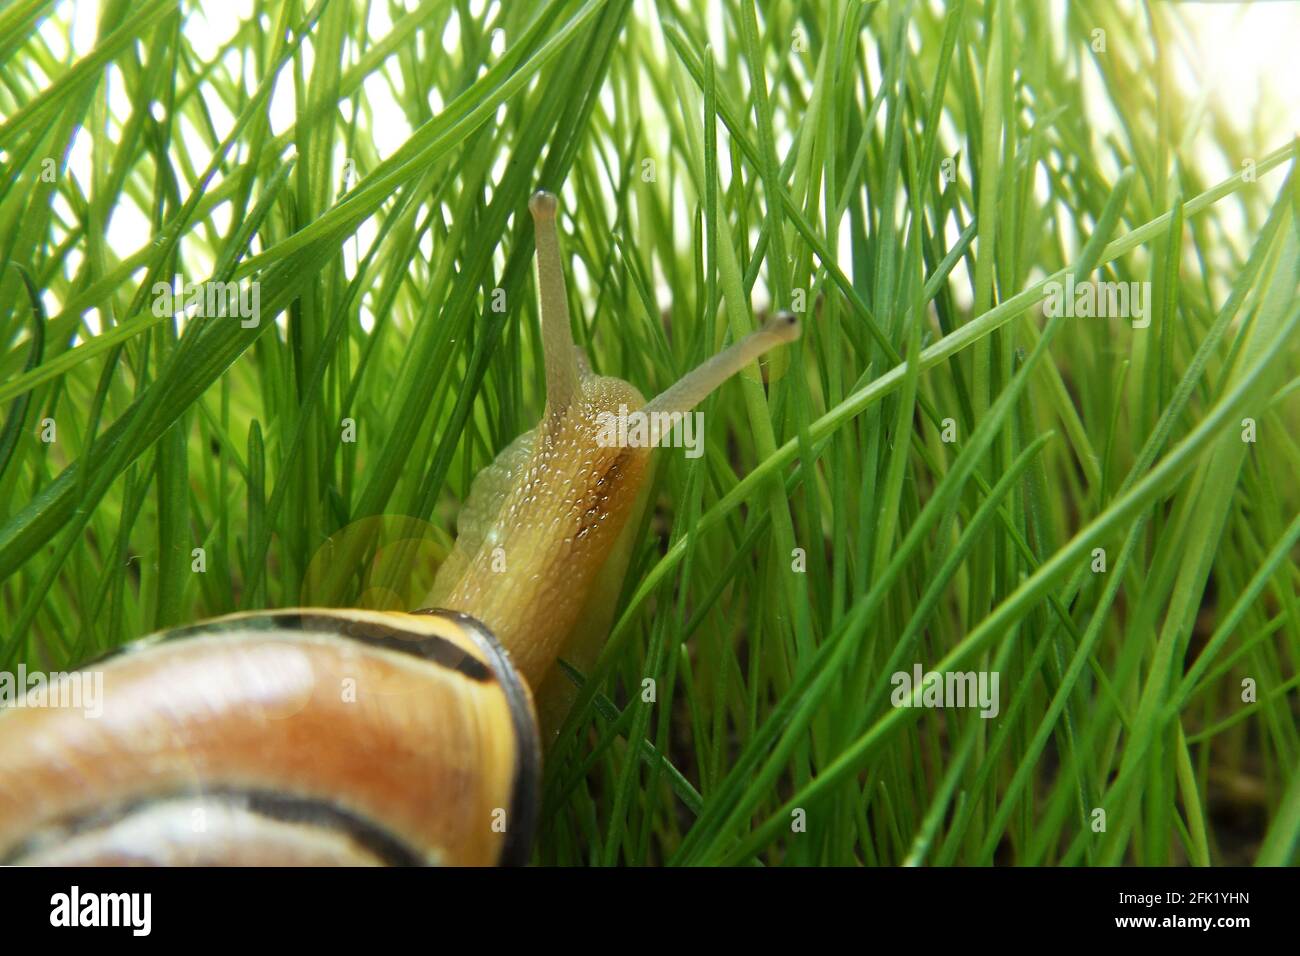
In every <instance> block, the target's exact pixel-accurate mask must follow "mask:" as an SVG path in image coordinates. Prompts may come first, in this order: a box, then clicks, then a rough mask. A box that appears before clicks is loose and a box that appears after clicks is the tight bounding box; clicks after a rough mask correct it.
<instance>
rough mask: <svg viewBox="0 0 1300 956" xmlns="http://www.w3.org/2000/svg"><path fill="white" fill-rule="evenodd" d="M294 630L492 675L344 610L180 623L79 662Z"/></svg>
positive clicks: (460, 656)
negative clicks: (198, 640) (214, 637)
mask: <svg viewBox="0 0 1300 956" xmlns="http://www.w3.org/2000/svg"><path fill="white" fill-rule="evenodd" d="M259 630H260V631H271V632H273V631H298V632H302V633H306V634H327V635H331V636H334V637H346V638H350V639H352V640H354V641H359V642H360V643H362V644H366V645H368V646H370V647H378V648H381V649H383V650H387V651H396V652H398V653H400V654H410V655H412V656H414V657H418V658H421V659H422V660H426V661H429V662H430V663H433V664H437V665H438V666H439V667H445V668H448V669H449V670H454V671H457V672H459V673H461V674H464V675H465V676H466V677H468V678H469V679H470V680H475V681H480V682H482V681H486V680H488V679H489V678H490V677H491V676H492V670H491V669H490V668H489V667H487V666H486V665H485V664H484V663H483V662H482V661H480V660H478V659H477V658H476V657H474V656H473V655H472V654H468V653H466V652H465V651H464V650H462V649H461V648H459V647H457V646H456V645H455V644H453V643H452V642H451V641H449V640H447V639H446V638H445V637H439V636H438V635H436V634H415V633H413V632H411V631H408V630H406V629H404V628H402V627H401V626H400V625H399V624H378V623H375V622H374V621H366V620H361V619H358V618H353V617H349V616H348V614H347V612H346V611H328V610H321V611H313V612H311V613H306V614H304V613H302V612H300V611H267V612H265V613H263V614H255V615H252V616H251V617H239V618H234V619H232V620H221V619H218V620H215V621H201V622H199V623H198V624H189V625H185V626H183V627H177V628H173V629H171V630H168V631H163V632H162V633H160V634H156V635H153V636H152V637H146V638H143V639H141V640H138V641H132V642H131V643H129V644H123V645H122V646H121V647H118V648H115V649H114V650H111V651H109V652H108V653H107V654H105V655H103V656H102V657H99V658H97V659H95V660H93V661H90V662H88V663H87V664H83V665H82V667H83V668H84V667H89V666H90V665H91V664H102V663H104V662H105V661H106V660H109V659H111V658H114V657H117V656H119V655H122V654H130V653H133V652H135V651H141V650H145V649H146V648H149V647H155V646H157V644H159V643H160V642H165V641H174V640H181V639H184V638H187V637H202V636H205V635H208V634H223V633H228V632H234V631H252V632H257V631H259Z"/></svg>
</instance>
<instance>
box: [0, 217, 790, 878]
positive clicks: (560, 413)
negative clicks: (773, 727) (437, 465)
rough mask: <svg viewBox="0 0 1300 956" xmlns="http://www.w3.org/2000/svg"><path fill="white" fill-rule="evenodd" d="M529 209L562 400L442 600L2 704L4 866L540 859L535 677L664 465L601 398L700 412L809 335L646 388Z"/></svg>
mask: <svg viewBox="0 0 1300 956" xmlns="http://www.w3.org/2000/svg"><path fill="white" fill-rule="evenodd" d="M530 209H531V211H532V214H533V217H534V220H535V223H536V227H537V257H538V286H539V292H540V302H541V319H542V346H543V356H544V360H545V374H546V408H545V411H544V412H543V415H542V420H541V422H540V423H539V424H538V425H537V427H536V428H534V429H533V430H532V431H530V432H526V433H525V434H523V435H521V436H520V437H519V438H517V439H516V440H515V441H514V442H513V443H512V444H511V445H510V446H508V447H507V448H506V449H505V450H504V451H503V452H502V453H501V454H500V455H499V456H498V457H497V459H496V460H495V461H494V462H493V463H492V464H491V465H489V466H488V467H487V468H486V469H484V470H483V471H482V472H480V474H479V475H478V476H477V477H476V479H475V481H474V484H473V486H472V487H471V489H470V492H469V494H468V496H467V497H466V500H465V502H464V505H463V508H462V511H461V515H460V519H459V521H458V532H459V534H458V537H457V540H456V543H455V546H454V547H453V549H452V551H451V553H450V554H449V555H448V557H447V559H446V561H445V562H444V563H443V565H442V566H441V567H440V568H439V571H438V575H437V578H436V579H435V582H434V585H433V589H432V591H431V593H430V595H429V598H428V599H427V601H426V602H425V603H426V605H427V606H428V607H429V608H430V609H429V610H424V611H418V612H415V613H411V614H403V613H394V612H380V611H363V610H350V609H321V608H298V609H285V610H275V611H260V612H252V613H244V614H236V615H230V616H227V617H222V618H216V619H213V620H210V621H205V622H200V623H198V624H194V625H187V626H184V627H180V628H175V629H172V630H170V631H166V632H163V633H161V634H158V635H154V636H152V637H149V638H145V639H143V640H141V641H137V642H135V643H133V644H128V645H125V646H124V647H123V648H120V649H118V650H117V651H115V652H114V653H113V655H112V656H111V657H109V658H108V659H105V660H103V661H101V662H100V663H98V664H96V665H95V667H96V668H97V669H99V670H102V672H103V678H104V684H103V714H102V716H100V717H99V718H97V719H87V718H86V717H85V716H83V715H82V714H81V713H79V712H76V711H70V710H59V709H41V708H15V709H11V710H7V711H0V863H18V864H63V865H116V864H132V863H145V864H161V865H174V864H201V865H209V864H234V865H261V864H297V865H308V864H342V865H368V864H375V865H384V864H452V865H457V864H469V865H485V864H493V863H523V862H526V861H527V857H528V853H529V850H530V847H531V840H532V833H533V830H534V826H535V823H536V817H537V788H538V781H539V779H540V749H541V748H540V742H539V732H538V718H537V708H536V705H535V703H534V695H533V692H534V691H535V690H538V689H539V688H544V687H550V686H551V685H553V684H555V683H556V681H555V680H554V676H555V675H554V674H553V671H554V664H555V661H556V659H557V657H558V656H559V655H560V654H561V653H565V654H566V656H567V655H569V654H570V653H571V652H572V650H573V648H574V646H575V644H582V645H585V646H586V648H587V650H588V652H589V651H590V648H591V646H592V641H593V638H595V639H599V638H601V637H603V630H604V624H605V623H606V622H603V621H600V620H596V618H599V617H600V615H599V614H598V613H597V612H596V611H595V608H596V606H597V605H598V604H600V603H602V602H603V603H605V604H609V603H610V602H609V601H608V600H606V599H607V598H608V594H602V593H601V589H602V588H606V589H608V588H609V586H610V582H609V581H608V580H607V578H609V576H610V574H611V571H614V572H618V574H617V575H616V576H620V577H621V566H620V562H619V559H618V550H619V542H620V536H621V535H622V533H623V530H624V528H625V527H626V526H627V525H628V523H629V517H630V516H631V515H633V514H634V513H636V511H637V508H638V507H639V499H640V497H641V492H642V489H643V487H644V484H645V478H646V476H647V475H648V473H649V469H650V464H651V462H650V456H651V453H652V451H653V447H651V446H644V447H628V446H620V445H614V444H610V443H608V442H602V441H601V440H600V439H599V435H600V432H601V427H600V426H601V416H602V415H604V414H609V413H614V412H619V411H620V410H626V409H633V410H637V409H640V410H644V411H646V412H669V413H671V412H683V413H684V412H686V411H688V410H689V409H690V408H692V407H693V406H694V405H696V404H697V403H698V402H699V401H700V400H701V399H703V398H704V397H705V396H706V395H708V393H709V392H711V391H712V390H713V389H714V388H716V387H717V386H718V385H720V384H721V383H722V382H723V381H725V380H726V379H727V378H729V377H730V376H731V375H732V374H734V373H735V372H736V371H738V370H739V369H740V368H742V367H744V366H745V365H747V364H749V363H750V362H751V361H753V360H754V359H755V358H757V357H758V356H759V355H761V354H762V353H763V352H765V351H767V350H768V349H770V348H772V347H774V346H776V345H779V344H781V343H783V342H789V341H792V340H793V339H794V338H795V337H797V335H798V332H799V328H798V325H797V323H796V322H795V320H794V318H793V316H789V315H788V314H783V315H781V316H777V317H775V318H773V319H771V320H769V321H768V322H767V323H766V324H765V325H764V326H763V327H762V328H761V329H759V330H758V331H756V332H754V333H752V334H751V335H750V336H748V337H746V338H745V339H743V340H741V341H740V342H738V343H736V344H735V345H732V346H731V347H730V348H728V349H726V350H724V351H723V352H721V353H719V354H718V355H716V356H715V357H714V358H712V359H710V360H709V361H708V362H706V363H704V364H703V365H701V366H700V367H699V368H697V369H695V370H694V371H692V372H690V373H688V374H687V375H686V376H685V377H684V378H682V379H681V380H680V381H679V382H678V383H677V384H675V385H673V386H672V387H670V388H669V389H668V390H666V391H665V392H663V393H662V394H660V395H659V396H657V397H656V398H654V399H652V400H651V401H650V402H649V403H646V402H645V401H644V400H643V398H642V397H641V394H640V393H639V392H638V391H637V390H636V389H635V388H634V387H633V386H631V385H630V384H628V383H627V382H624V381H622V380H621V379H617V378H612V377H606V376H597V375H594V374H593V373H592V372H591V370H590V369H589V367H588V365H587V363H586V361H585V358H584V357H582V356H581V353H580V352H579V351H578V350H577V348H576V347H575V346H574V343H573V340H572V334H571V331H570V324H569V315H568V306H567V299H566V292H565V284H564V276H563V270H562V266H561V259H560V253H559V245H558V237H557V231H556V227H555V212H556V200H555V197H554V196H551V195H550V194H548V193H544V192H539V193H537V194H536V195H534V197H533V199H532V201H531V202H530ZM503 561H504V570H503V569H502V566H501V565H502V562H503ZM613 587H614V588H615V589H616V588H617V582H614V584H613ZM541 696H542V697H544V698H546V697H549V698H554V697H555V694H554V692H552V691H547V690H543V692H542V694H541Z"/></svg>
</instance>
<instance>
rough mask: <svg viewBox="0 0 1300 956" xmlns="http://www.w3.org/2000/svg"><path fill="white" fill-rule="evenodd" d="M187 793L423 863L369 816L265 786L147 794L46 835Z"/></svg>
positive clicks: (402, 862)
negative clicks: (339, 836) (262, 788)
mask: <svg viewBox="0 0 1300 956" xmlns="http://www.w3.org/2000/svg"><path fill="white" fill-rule="evenodd" d="M191 798H200V799H203V800H211V801H214V802H220V803H227V804H230V805H231V806H232V808H233V809H243V810H246V811H248V812H250V813H254V814H256V815H258V816H261V817H266V818H268V819H271V820H277V821H280V822H283V823H297V824H305V825H309V826H314V827H319V828H321V829H326V830H333V831H336V832H338V833H342V834H344V835H346V836H347V837H348V838H349V839H351V840H352V841H353V842H355V843H356V844H357V845H359V846H361V847H363V848H364V849H366V850H367V851H369V852H370V853H371V854H373V855H374V857H375V858H376V859H378V860H379V861H381V862H382V863H384V864H385V865H387V866H424V865H426V863H427V861H426V860H425V857H424V855H423V854H421V853H420V852H419V851H418V850H416V849H415V848H414V847H412V846H410V845H409V844H408V843H406V842H405V841H404V840H402V839H401V838H400V837H398V836H397V835H396V834H394V833H392V832H390V831H389V830H387V829H386V828H384V827H382V826H380V825H379V824H378V823H375V822H374V821H372V820H369V819H367V818H365V817H362V816H359V815H358V814H355V813H353V812H351V811H349V810H344V809H343V808H341V807H338V806H335V805H334V804H332V803H328V802H326V801H325V800H323V799H319V798H313V797H300V796H294V795H291V794H284V793H277V792H275V791H269V790H241V789H235V788H228V789H214V790H183V791H176V792H169V793H157V794H151V795H149V796H147V797H142V798H138V799H134V800H130V801H124V802H122V803H119V804H116V805H114V806H111V807H108V808H105V809H96V810H93V811H91V812H89V813H85V814H82V815H80V816H74V817H68V818H65V819H62V820H57V821H54V822H53V823H51V824H48V825H47V826H46V827H45V828H44V829H45V832H46V835H47V836H48V834H49V832H50V831H54V830H58V831H61V832H60V833H59V839H60V841H61V842H62V841H66V840H68V839H73V838H75V837H77V836H79V835H84V834H89V833H93V832H94V831H96V830H101V829H104V828H106V827H109V826H111V825H113V824H115V823H119V822H121V821H123V820H125V819H127V818H129V817H131V816H133V815H134V814H137V813H141V812H144V811H147V810H148V809H149V808H150V807H151V806H155V805H157V804H160V803H166V802H168V801H170V800H180V799H191ZM43 842H44V840H43V838H42V834H40V833H38V834H36V835H34V836H32V837H29V838H28V839H26V840H24V841H23V842H22V843H20V844H18V845H17V846H14V847H11V848H10V850H9V852H8V853H6V854H5V855H4V856H3V857H0V866H13V865H21V864H20V862H19V861H21V860H22V858H23V857H25V856H27V855H29V854H31V853H34V852H39V850H40V844H41V843H43Z"/></svg>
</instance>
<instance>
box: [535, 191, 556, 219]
mask: <svg viewBox="0 0 1300 956" xmlns="http://www.w3.org/2000/svg"><path fill="white" fill-rule="evenodd" d="M559 205H560V201H559V200H558V199H556V198H555V193H551V192H547V191H546V190H545V189H539V190H537V192H535V193H533V198H532V199H530V200H528V209H529V211H530V212H531V213H532V214H533V218H534V219H537V220H542V219H554V218H555V210H556V209H558V208H559Z"/></svg>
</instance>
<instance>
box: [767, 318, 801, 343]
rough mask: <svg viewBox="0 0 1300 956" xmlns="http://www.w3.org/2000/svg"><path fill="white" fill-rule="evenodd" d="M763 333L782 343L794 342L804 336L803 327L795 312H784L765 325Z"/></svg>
mask: <svg viewBox="0 0 1300 956" xmlns="http://www.w3.org/2000/svg"><path fill="white" fill-rule="evenodd" d="M763 331H764V332H767V333H768V334H769V335H774V336H776V337H777V338H778V339H780V340H781V341H782V342H793V341H794V340H795V339H797V338H798V337H799V336H800V335H802V334H803V325H802V323H800V321H799V317H798V316H797V315H795V314H794V313H793V312H788V311H782V312H778V313H777V314H776V315H774V316H772V317H771V318H770V319H768V320H767V321H766V322H764V323H763Z"/></svg>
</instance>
